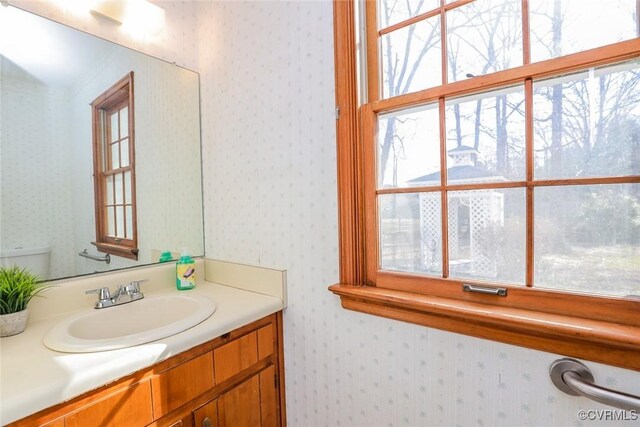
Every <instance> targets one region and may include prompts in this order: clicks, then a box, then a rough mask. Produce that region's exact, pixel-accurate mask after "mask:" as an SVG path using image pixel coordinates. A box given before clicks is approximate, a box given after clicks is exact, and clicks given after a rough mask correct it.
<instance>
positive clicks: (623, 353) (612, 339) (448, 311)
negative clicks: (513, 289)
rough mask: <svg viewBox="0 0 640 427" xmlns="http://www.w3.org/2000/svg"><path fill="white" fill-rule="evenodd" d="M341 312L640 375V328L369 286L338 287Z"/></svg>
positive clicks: (334, 291)
mask: <svg viewBox="0 0 640 427" xmlns="http://www.w3.org/2000/svg"><path fill="white" fill-rule="evenodd" d="M329 290H330V291H331V292H333V293H334V294H336V295H338V296H339V297H340V300H341V304H342V307H343V308H345V309H347V310H354V311H359V312H362V313H367V314H372V315H376V316H381V317H387V318H390V319H396V320H402V321H405V322H410V323H415V324H418V325H423V326H428V327H432V328H436V329H442V330H445V331H449V332H455V333H460V334H464V335H470V336H474V337H478V338H484V339H489V340H493V341H499V342H503V343H507V344H513V345H518V346H521V347H526V348H531V349H535V350H542V351H548V352H552V353H556V354H562V355H565V356H571V357H577V358H582V359H587V360H591V361H595V362H601V363H605V364H609V365H614V366H620V367H623V368H628V369H634V370H637V371H640V357H638V354H640V327H637V326H629V325H621V324H617V323H608V322H604V321H598V320H590V319H584V318H580V317H571V316H566V315H560V314H552V313H543V312H539V311H531V310H524V309H519V308H512V307H499V306H493V305H488V304H481V303H477V302H469V301H463V300H457V299H452V298H443V297H436V296H429V295H421V294H415V293H411V292H405V291H398V290H390V289H382V288H376V287H371V286H364V287H359V286H350V285H343V284H336V285H333V286H330V287H329Z"/></svg>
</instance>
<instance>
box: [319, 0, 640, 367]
mask: <svg viewBox="0 0 640 427" xmlns="http://www.w3.org/2000/svg"><path fill="white" fill-rule="evenodd" d="M356 1H358V0H335V1H334V13H335V20H334V22H335V25H334V28H335V60H336V71H335V72H336V103H337V105H338V106H339V107H340V115H339V119H338V123H337V147H338V150H337V157H338V203H339V232H340V284H338V285H333V286H331V287H330V288H329V289H330V290H331V292H333V293H335V294H336V295H338V296H339V297H340V299H341V303H342V307H344V308H345V309H349V310H355V311H359V312H363V313H369V314H372V315H376V316H382V317H387V318H391V319H397V320H402V321H406V322H410V323H415V324H419V325H423V326H427V327H433V328H437V329H442V330H446V331H451V332H456V333H461V334H466V335H471V336H475V337H480V338H485V339H490V340H494V341H499V342H504V343H508V344H514V345H518V346H522V347H526V348H532V349H537V350H542V351H550V352H553V353H558V354H563V355H567V356H573V357H580V358H585V359H588V360H593V361H597V362H602V363H607V364H610V365H615V366H620V367H624V368H629V369H634V370H640V358H639V357H638V354H640V312H639V311H638V309H639V307H640V303H639V302H638V300H635V299H632V298H619V297H609V296H593V295H586V294H579V293H572V292H563V291H561V290H553V289H543V288H536V287H535V286H534V279H535V277H534V268H533V261H534V239H533V238H532V237H533V235H534V227H533V221H534V206H535V205H534V188H537V187H548V186H571V185H592V184H623V183H626V184H631V183H633V184H637V183H639V182H640V176H638V175H630V176H609V177H604V176H600V177H586V178H585V177H574V178H571V179H545V180H536V179H534V178H535V177H534V174H533V169H534V167H533V166H534V164H533V158H534V156H533V154H534V153H533V124H532V123H533V119H532V117H533V113H532V111H533V105H532V93H533V85H534V81H539V80H543V79H546V78H550V77H554V76H559V75H564V74H568V73H573V72H576V71H579V70H584V69H586V68H592V67H597V66H603V65H605V64H614V63H617V62H620V61H624V60H628V59H631V58H637V57H638V56H640V38H634V39H631V40H627V41H623V42H619V43H615V44H611V45H607V46H602V47H597V48H594V49H590V50H585V51H582V52H578V53H574V54H570V55H566V56H562V57H559V58H553V59H548V60H545V61H541V62H535V63H531V60H530V51H529V48H530V46H528V45H529V44H530V40H529V37H528V36H527V37H523V43H524V44H525V46H524V51H523V55H524V57H523V65H522V66H519V67H515V68H511V69H507V70H503V71H498V72H494V73H491V74H486V75H480V76H477V77H474V78H473V79H467V80H462V81H457V82H452V83H446V72H443V79H444V80H443V82H444V83H443V84H442V85H441V86H437V87H433V88H427V89H425V90H421V91H417V92H413V93H407V94H403V95H399V96H395V97H392V98H387V99H380V93H379V92H380V79H381V77H380V67H379V65H380V64H379V45H380V37H381V35H382V34H387V33H390V32H392V31H395V30H397V29H398V28H402V27H405V26H407V25H410V24H412V23H414V22H416V21H419V20H421V19H425V18H427V17H429V16H435V15H436V14H437V13H445V12H446V10H448V9H450V8H453V7H458V6H461V5H464V4H467V3H469V1H468V0H460V1H457V2H452V3H447V4H445V2H444V0H443V1H442V2H441V3H440V7H439V8H438V9H436V10H434V11H428V12H426V13H425V14H423V15H420V16H418V17H415V18H410V19H409V20H406V21H403V22H401V23H397V24H394V25H393V26H391V27H389V28H386V29H378V23H377V18H376V13H377V10H376V2H375V0H362V4H363V5H364V7H365V16H366V18H365V25H366V27H367V28H366V29H365V33H366V34H365V35H364V36H363V37H361V38H360V40H361V42H362V43H365V44H366V46H363V47H361V48H362V49H363V51H364V52H366V54H367V60H366V61H365V64H363V67H362V68H363V69H362V72H363V74H366V76H363V77H362V79H366V81H367V94H368V97H367V100H366V103H365V104H364V105H359V101H358V97H357V90H356V88H357V87H358V86H357V84H358V76H357V67H356V53H357V49H356V43H355V41H356V31H357V28H356V24H355V10H356V8H355V2H356ZM522 5H523V7H522V8H523V11H525V12H527V11H528V9H529V2H528V0H522ZM523 28H524V29H528V28H529V22H528V16H524V15H523ZM443 33H444V32H443ZM444 50H446V49H444ZM443 58H446V56H445V55H444V54H443ZM443 71H446V68H443ZM510 85H522V86H523V90H524V91H525V95H526V96H525V99H526V105H525V113H526V117H527V121H526V130H525V133H526V135H525V139H526V156H527V157H526V162H527V163H526V177H524V180H521V181H517V182H493V183H474V184H451V183H448V182H447V167H446V140H445V132H444V131H445V126H444V125H445V123H444V108H445V105H446V104H445V102H446V100H447V99H451V98H454V97H459V96H464V95H469V94H479V93H483V92H485V91H488V90H492V89H496V88H504V87H508V86H510ZM434 102H438V103H439V114H440V123H439V127H440V136H441V140H440V145H441V146H440V151H441V153H440V156H441V159H440V160H441V180H442V182H441V185H439V186H432V187H412V188H378V186H377V173H378V172H377V168H376V161H377V152H376V150H377V140H376V132H377V115H378V114H381V113H389V112H395V111H400V110H402V109H405V108H409V107H415V106H419V105H423V104H427V103H434ZM489 188H522V189H523V190H524V191H525V192H526V207H527V210H526V235H527V246H526V274H525V276H526V277H525V279H526V280H525V281H524V283H522V284H521V285H505V284H501V283H489V282H487V281H483V282H477V283H474V281H472V280H464V283H468V284H476V285H482V286H499V287H505V288H507V291H508V296H507V297H506V298H499V299H496V298H495V297H493V298H492V297H488V296H486V295H479V294H471V293H468V292H463V291H462V280H459V279H456V278H451V277H450V275H449V272H448V262H447V259H448V250H447V248H448V245H447V236H448V232H447V218H448V213H447V205H448V204H447V194H448V192H450V191H459V190H474V189H489ZM416 192H440V193H441V198H442V219H443V224H442V235H443V250H442V251H443V254H442V258H443V264H444V265H443V274H442V277H435V278H434V277H427V276H420V275H418V274H411V273H403V272H391V271H383V270H380V257H379V248H378V245H379V235H378V233H379V227H378V213H377V207H378V206H377V205H378V198H379V197H381V196H382V195H392V194H402V193H416ZM365 285H366V286H365Z"/></svg>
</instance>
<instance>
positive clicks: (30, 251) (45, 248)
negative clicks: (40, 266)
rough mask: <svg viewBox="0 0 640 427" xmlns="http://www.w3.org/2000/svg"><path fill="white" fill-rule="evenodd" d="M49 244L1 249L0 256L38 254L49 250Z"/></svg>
mask: <svg viewBox="0 0 640 427" xmlns="http://www.w3.org/2000/svg"><path fill="white" fill-rule="evenodd" d="M50 249H51V248H50V247H49V246H35V247H31V248H23V247H17V248H12V249H5V250H0V258H9V257H15V256H26V255H37V254H44V253H47V252H49V250H50Z"/></svg>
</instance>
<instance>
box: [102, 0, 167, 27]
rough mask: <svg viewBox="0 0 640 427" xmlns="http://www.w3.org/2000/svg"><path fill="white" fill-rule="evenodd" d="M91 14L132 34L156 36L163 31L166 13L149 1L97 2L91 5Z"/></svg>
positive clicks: (103, 0)
mask: <svg viewBox="0 0 640 427" xmlns="http://www.w3.org/2000/svg"><path fill="white" fill-rule="evenodd" d="M91 13H92V14H93V15H95V16H98V17H101V18H105V19H107V20H109V21H111V22H114V23H116V24H118V25H120V24H122V26H123V27H124V28H126V29H127V30H128V31H130V32H136V33H144V34H151V35H155V34H158V33H159V32H160V30H162V28H163V27H164V22H165V11H164V9H162V8H161V7H159V6H156V5H155V4H153V3H151V2H149V1H147V0H97V1H94V2H93V4H92V5H91Z"/></svg>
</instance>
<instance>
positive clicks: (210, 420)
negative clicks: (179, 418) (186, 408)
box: [193, 399, 219, 427]
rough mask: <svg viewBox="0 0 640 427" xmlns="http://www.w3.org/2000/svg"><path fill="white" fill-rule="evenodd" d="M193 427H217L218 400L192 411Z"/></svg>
mask: <svg viewBox="0 0 640 427" xmlns="http://www.w3.org/2000/svg"><path fill="white" fill-rule="evenodd" d="M193 419H194V423H195V426H194V427H219V426H218V400H217V399H215V400H212V401H211V402H208V403H206V404H205V405H203V406H201V407H199V408H198V409H196V410H195V411H193Z"/></svg>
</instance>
